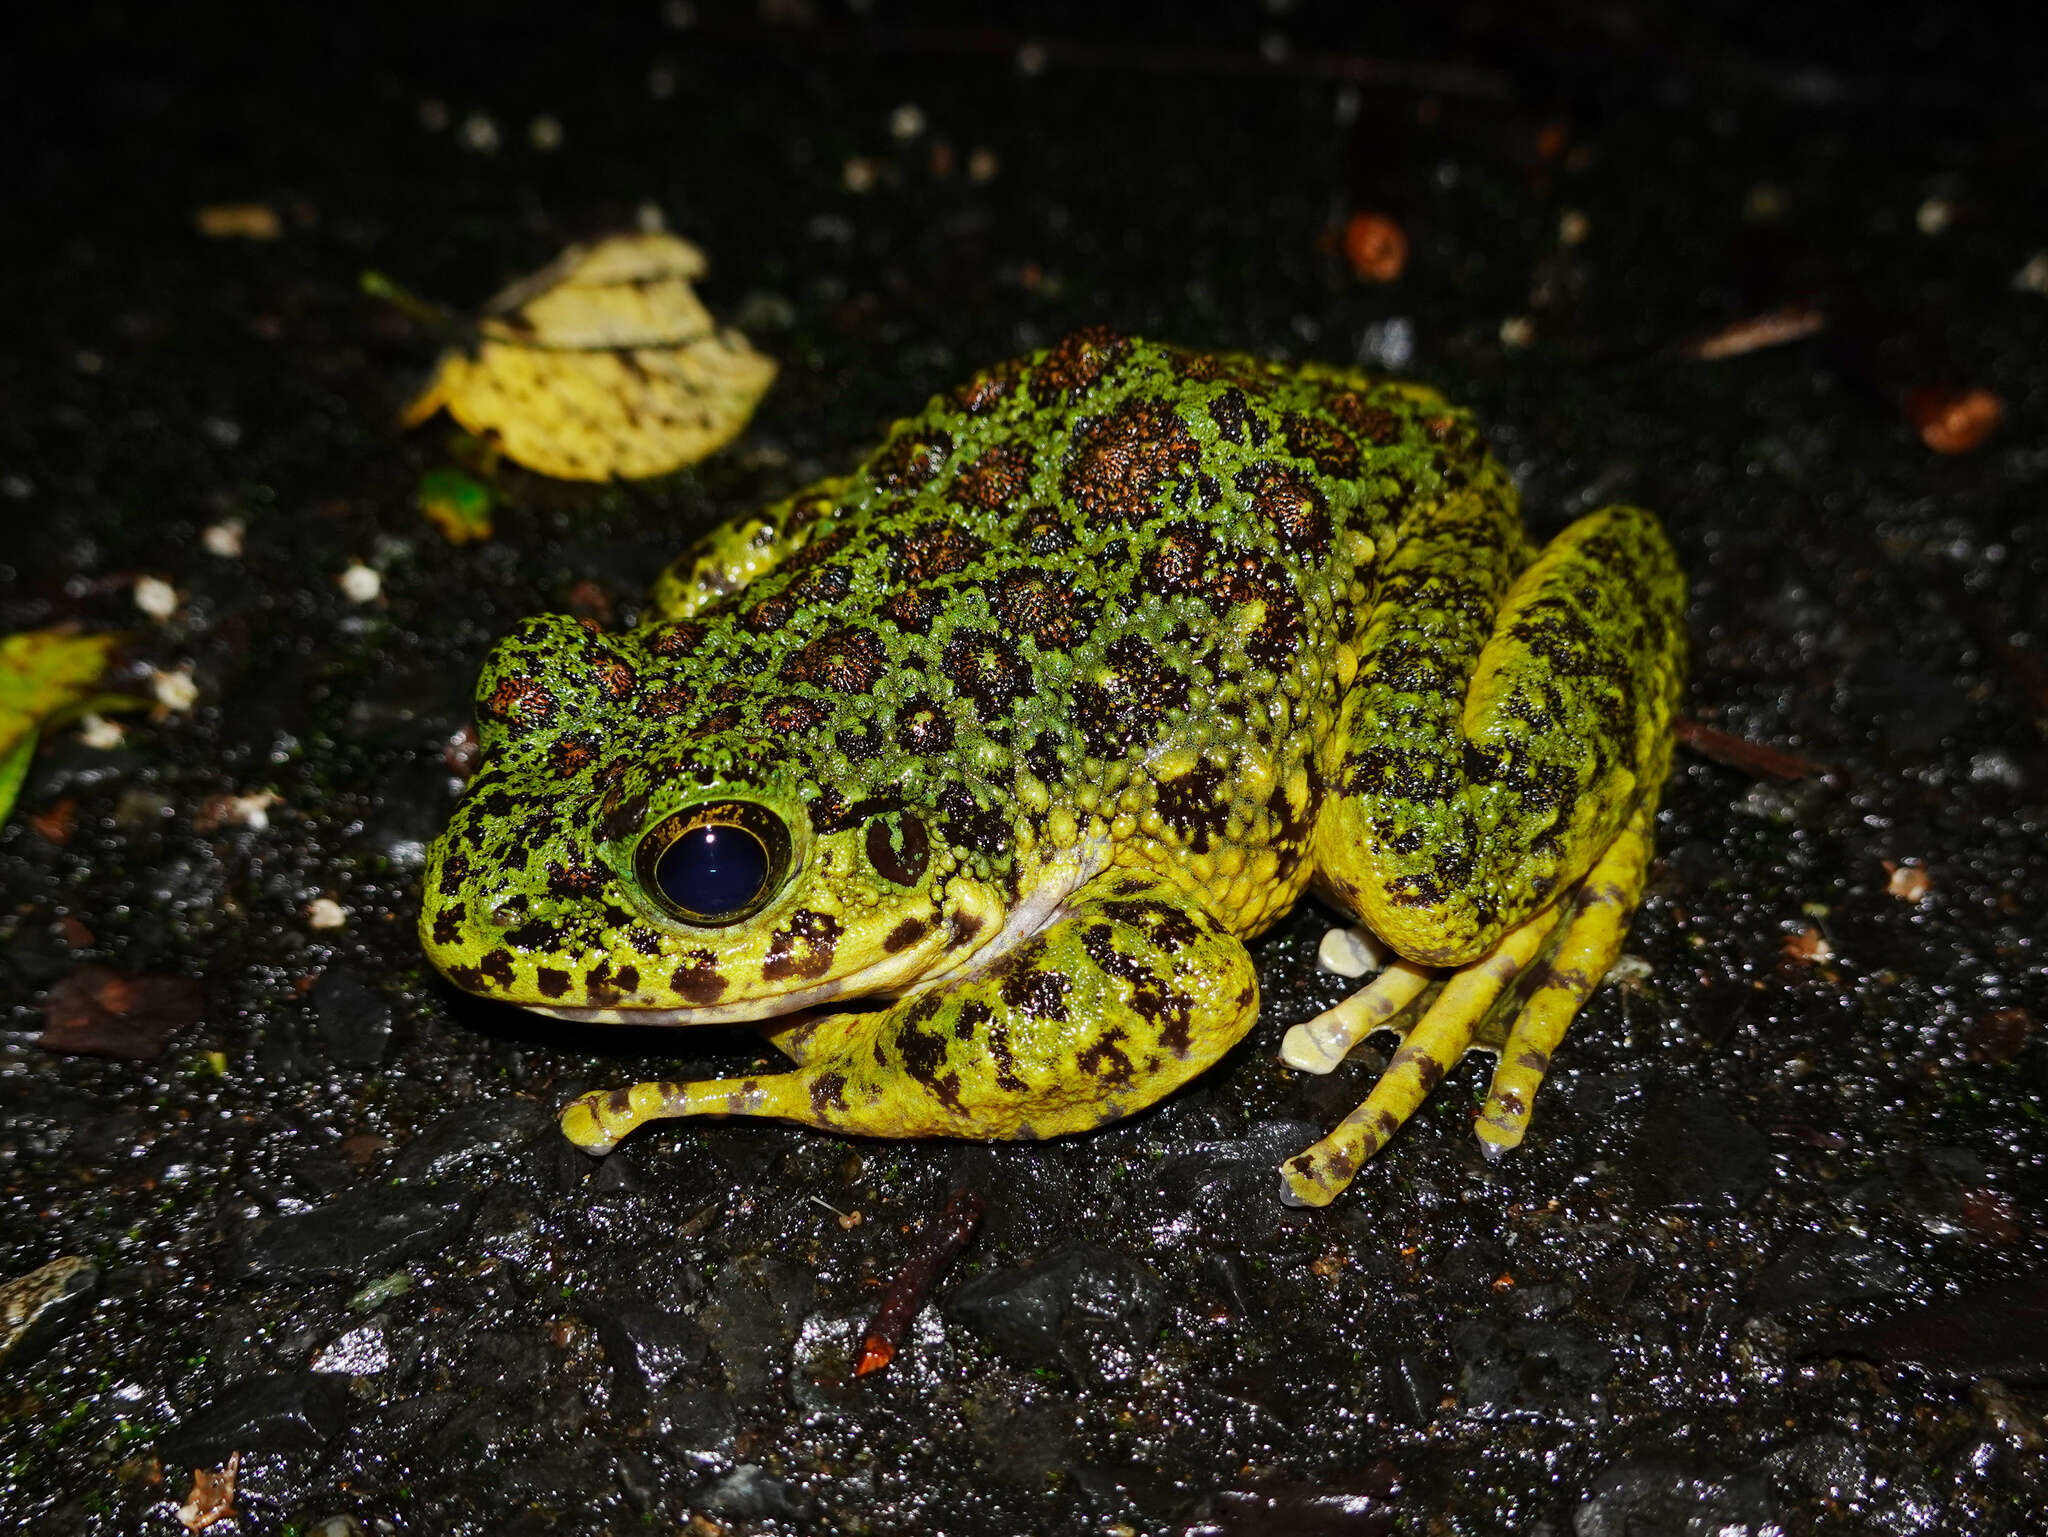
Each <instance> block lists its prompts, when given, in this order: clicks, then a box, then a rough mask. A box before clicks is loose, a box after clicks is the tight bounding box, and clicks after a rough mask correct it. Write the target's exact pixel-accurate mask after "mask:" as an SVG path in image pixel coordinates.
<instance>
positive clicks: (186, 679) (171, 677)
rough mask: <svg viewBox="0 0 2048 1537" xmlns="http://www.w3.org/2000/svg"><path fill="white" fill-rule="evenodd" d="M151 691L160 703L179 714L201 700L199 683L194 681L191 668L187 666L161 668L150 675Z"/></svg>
mask: <svg viewBox="0 0 2048 1537" xmlns="http://www.w3.org/2000/svg"><path fill="white" fill-rule="evenodd" d="M149 691H150V692H151V693H152V694H154V695H155V696H156V702H157V703H158V704H160V705H162V706H163V707H164V708H165V709H166V710H171V711H173V712H176V713H179V714H182V713H184V712H185V711H186V710H189V709H191V708H192V706H193V705H195V704H197V703H198V702H199V685H198V684H197V683H194V682H193V681H192V673H191V670H190V669H189V668H185V667H178V668H172V669H168V670H166V669H162V668H159V669H158V670H157V671H156V672H154V673H152V674H151V676H150V680H149Z"/></svg>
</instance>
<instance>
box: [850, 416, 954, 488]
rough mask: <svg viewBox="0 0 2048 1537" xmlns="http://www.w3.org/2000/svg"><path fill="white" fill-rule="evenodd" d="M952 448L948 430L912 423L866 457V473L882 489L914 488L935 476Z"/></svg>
mask: <svg viewBox="0 0 2048 1537" xmlns="http://www.w3.org/2000/svg"><path fill="white" fill-rule="evenodd" d="M952 452H953V438H952V434H950V433H948V432H945V431H942V430H941V429H939V428H936V427H933V428H927V429H923V430H920V429H919V428H918V427H916V426H914V425H913V426H912V427H911V428H910V429H909V430H907V431H905V432H903V433H902V434H900V435H899V436H897V437H896V438H894V439H892V440H891V441H890V442H889V443H888V444H887V445H886V446H885V447H884V448H883V449H882V451H881V452H880V453H878V454H876V455H875V457H874V458H873V459H871V460H870V461H868V473H869V474H870V475H871V476H872V477H873V478H874V482H875V484H876V485H877V486H880V487H881V488H882V489H883V490H884V491H915V490H917V489H918V488H919V487H920V486H925V485H929V484H930V483H931V482H932V481H933V480H934V479H935V478H936V477H937V475H938V473H939V471H940V470H942V469H944V468H945V466H946V457H947V455H949V454H951V453H952Z"/></svg>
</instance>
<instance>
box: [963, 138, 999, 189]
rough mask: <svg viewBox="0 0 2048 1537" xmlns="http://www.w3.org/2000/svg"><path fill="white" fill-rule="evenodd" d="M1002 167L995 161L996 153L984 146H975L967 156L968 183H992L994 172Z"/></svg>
mask: <svg viewBox="0 0 2048 1537" xmlns="http://www.w3.org/2000/svg"><path fill="white" fill-rule="evenodd" d="M1001 169H1002V166H1001V163H1000V162H999V161H997V159H996V152H995V151H994V150H992V149H989V148H988V147H986V146H985V145H981V146H977V147H976V148H975V149H973V150H972V151H970V152H969V154H968V156H967V179H968V180H969V181H994V180H995V176H996V172H997V171H999V170H1001Z"/></svg>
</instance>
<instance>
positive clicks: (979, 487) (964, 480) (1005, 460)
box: [948, 441, 1032, 512]
mask: <svg viewBox="0 0 2048 1537" xmlns="http://www.w3.org/2000/svg"><path fill="white" fill-rule="evenodd" d="M1031 471H1032V461H1031V450H1030V449H1029V448H1027V447H1026V446H1025V445H1024V444H1023V443H1021V442H1015V441H1012V442H1003V443H996V444H993V445H992V446H991V447H989V448H988V449H987V450H986V451H985V452H984V453H983V454H982V455H981V457H980V458H978V459H976V460H975V461H974V462H973V463H972V464H970V465H968V466H967V467H966V468H964V469H963V470H961V471H960V473H959V474H958V475H956V476H955V477H954V478H953V484H952V486H951V488H950V490H949V492H948V494H949V495H950V496H951V497H952V499H953V500H954V501H956V502H959V503H961V504H962V505H963V506H967V507H979V508H981V509H983V510H984V511H987V512H999V511H1001V510H1002V509H1003V508H1005V507H1009V506H1012V505H1014V504H1015V503H1016V502H1018V501H1019V500H1021V499H1022V498H1023V496H1024V494H1025V492H1027V491H1029V490H1030V489H1031Z"/></svg>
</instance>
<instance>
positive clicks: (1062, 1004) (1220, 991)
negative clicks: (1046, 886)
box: [562, 871, 1258, 1152]
mask: <svg viewBox="0 0 2048 1537" xmlns="http://www.w3.org/2000/svg"><path fill="white" fill-rule="evenodd" d="M852 1017H853V1018H859V1019H861V1020H863V1021H865V1022H868V1024H869V1025H870V1026H871V1027H870V1028H861V1029H854V1028H851V1027H839V1026H838V1022H839V1021H843V1020H846V1019H848V1018H849V1016H844V1015H841V1016H835V1017H834V1020H833V1021H830V1022H828V1025H829V1026H833V1027H837V1028H836V1034H837V1036H838V1039H837V1040H836V1041H833V1040H827V1039H824V1038H819V1037H814V1038H813V1039H812V1040H810V1041H808V1042H806V1043H804V1046H803V1062H802V1064H801V1065H800V1066H799V1067H797V1068H796V1069H795V1070H794V1071H791V1072H787V1073H777V1074H772V1075H766V1076H759V1077H749V1078H734V1079H718V1080H713V1081H710V1082H703V1083H653V1084H637V1085H635V1086H634V1087H632V1088H630V1089H616V1090H613V1091H611V1092H610V1093H608V1094H606V1093H598V1094H588V1095H585V1096H584V1097H583V1098H581V1099H579V1100H576V1101H574V1102H573V1103H571V1104H570V1105H569V1107H568V1108H567V1109H566V1110H565V1111H564V1112H563V1115H562V1129H563V1130H564V1132H566V1133H567V1135H568V1137H569V1139H570V1140H571V1141H572V1142H575V1143H576V1144H577V1145H578V1146H580V1147H583V1148H585V1149H587V1150H588V1151H591V1152H606V1151H609V1150H610V1149H611V1147H612V1146H613V1145H614V1144H616V1143H617V1142H618V1140H619V1138H621V1137H623V1136H624V1135H625V1134H626V1133H627V1132H629V1131H631V1130H632V1129H633V1128H634V1127H635V1126H637V1125H639V1124H640V1123H641V1122H642V1121H647V1120H655V1119H659V1118H662V1117H668V1116H687V1115H758V1116H772V1117H776V1118H778V1119H781V1120H786V1121H796V1122H800V1123H802V1124H804V1125H809V1126H818V1127H823V1128H826V1129H829V1130H833V1131H844V1132H856V1133H860V1134H863V1135H868V1136H886V1137H931V1136H941V1137H976V1138H1012V1137H1047V1136H1056V1135H1059V1134H1061V1133H1063V1132H1072V1131H1082V1130H1085V1129H1087V1128H1089V1127H1092V1126H1099V1125H1102V1124H1103V1123H1104V1122H1107V1121H1112V1120H1115V1119H1117V1118H1118V1117H1119V1116H1124V1115H1128V1114H1130V1113H1131V1112H1132V1111H1134V1110H1138V1109H1141V1108H1143V1107H1144V1106H1146V1105H1149V1104H1151V1103H1152V1102H1153V1101H1154V1100H1156V1099H1158V1098H1160V1097H1161V1096H1162V1095H1164V1094H1167V1093H1169V1092H1171V1091H1172V1090H1173V1089H1175V1088H1177V1087H1179V1086H1180V1085H1181V1084H1183V1083H1185V1082H1186V1081H1187V1080H1188V1079H1190V1078H1192V1077H1194V1076H1195V1075H1196V1074H1197V1073H1199V1072H1201V1071H1202V1070H1203V1069H1204V1068H1206V1067H1208V1066H1209V1065H1210V1064H1211V1063H1213V1062H1214V1061H1215V1060H1216V1059H1217V1058H1218V1057H1220V1056H1222V1055H1223V1053H1224V1052H1225V1051H1227V1050H1229V1048H1230V1047H1231V1046H1232V1045H1233V1044H1234V1043H1235V1042H1236V1041H1237V1040H1238V1039H1239V1038H1240V1037H1242V1036H1243V1035H1244V1033H1245V1032H1246V1031H1247V1030H1249V1029H1250V1028H1251V1025H1252V1023H1253V1021H1254V1020H1256V1019H1257V1017H1258V983H1257V980H1256V978H1255V977H1254V974H1253V970H1252V964H1251V958H1250V957H1249V956H1248V955H1247V954H1246V953H1245V949H1244V946H1243V945H1242V944H1241V943H1240V942H1239V941H1238V940H1237V939H1236V938H1234V937H1233V936H1231V935H1230V934H1228V933H1226V932H1224V930H1223V929H1221V928H1220V927H1219V926H1218V925H1217V924H1216V923H1214V922H1213V921H1212V920H1211V919H1210V918H1209V917H1208V915H1207V914H1206V913H1204V912H1203V911H1202V910H1201V909H1200V908H1199V907H1197V906H1195V905H1194V904H1193V903H1191V902H1189V901H1188V899H1187V898H1186V897H1185V896H1183V895H1182V894H1181V893H1179V892H1178V891H1176V890H1174V889H1173V888H1172V887H1170V886H1167V885H1165V884H1163V883H1162V882H1159V881H1157V880H1155V879H1153V878H1152V877H1150V876H1146V875H1142V874H1137V873H1134V872H1128V871H1116V872H1109V873H1106V874H1104V875H1101V876H1098V877H1096V879H1095V880H1093V881H1091V882H1090V883H1089V884H1088V885H1087V886H1086V887H1084V888H1083V889H1082V890H1081V892H1079V893H1078V894H1077V895H1076V896H1075V897H1073V898H1072V899H1070V900H1069V902H1068V903H1067V905H1066V907H1065V908H1064V909H1063V911H1062V913H1061V915H1060V916H1059V917H1058V918H1056V919H1055V920H1054V921H1053V922H1052V923H1051V924H1049V925H1048V926H1047V927H1046V928H1045V930H1044V931H1042V932H1041V933H1039V934H1037V935H1035V936H1033V937H1032V938H1030V939H1027V940H1025V941H1023V942H1022V943H1020V944H1018V945H1017V946H1016V947H1015V948H1014V949H1012V950H1010V951H1009V952H1008V953H1007V954H1005V955H1003V956H1001V957H999V958H998V959H997V960H995V961H994V962H992V963H991V964H990V965H989V966H988V967H986V968H985V969H983V970H981V971H979V972H976V973H975V974H974V975H972V976H970V977H967V978H964V979H963V980H961V981H960V982H958V983H955V984H953V985H951V986H945V985H941V986H940V987H937V988H934V989H932V990H931V991H928V992H925V993H922V994H920V995H918V996H916V997H914V998H910V999H906V1000H904V1001H902V1002H900V1003H898V1004H896V1005H895V1006H894V1007H892V1008H889V1009H887V1010H885V1011H881V1012H878V1013H876V1014H871V1015H866V1016H852Z"/></svg>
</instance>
